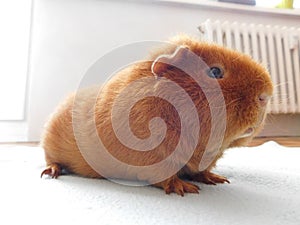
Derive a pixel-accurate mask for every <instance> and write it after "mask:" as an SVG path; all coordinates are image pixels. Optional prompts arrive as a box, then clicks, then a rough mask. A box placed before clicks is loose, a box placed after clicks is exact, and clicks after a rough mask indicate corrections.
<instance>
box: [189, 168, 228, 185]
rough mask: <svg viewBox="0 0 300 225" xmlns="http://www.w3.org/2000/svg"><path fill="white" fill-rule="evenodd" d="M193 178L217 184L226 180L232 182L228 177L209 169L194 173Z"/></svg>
mask: <svg viewBox="0 0 300 225" xmlns="http://www.w3.org/2000/svg"><path fill="white" fill-rule="evenodd" d="M192 180H194V181H198V182H202V183H205V184H210V185H216V184H218V183H225V182H226V183H228V184H230V181H229V180H228V179H227V178H226V177H223V176H220V175H218V174H214V173H211V172H208V171H204V172H200V173H198V174H196V175H194V176H193V177H192Z"/></svg>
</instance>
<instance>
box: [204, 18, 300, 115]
mask: <svg viewBox="0 0 300 225" xmlns="http://www.w3.org/2000/svg"><path fill="white" fill-rule="evenodd" d="M199 30H200V32H201V37H202V39H203V40H206V41H209V42H216V43H218V44H220V45H223V46H227V47H229V48H233V49H236V50H238V51H241V52H244V53H246V54H249V55H250V56H252V57H253V58H254V59H255V60H257V61H259V62H261V63H262V64H263V65H264V66H266V67H267V68H268V70H269V72H270V74H271V77H272V80H273V82H274V85H275V93H274V96H273V98H272V101H271V104H270V105H269V112H271V113H300V63H299V61H300V28H294V27H280V26H268V25H267V26H265V25H261V24H258V25H257V24H244V23H242V24H241V23H237V22H234V23H229V22H227V21H225V22H220V21H214V22H212V21H210V20H207V21H206V22H204V23H203V24H201V25H200V26H199Z"/></svg>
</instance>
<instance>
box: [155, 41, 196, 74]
mask: <svg viewBox="0 0 300 225" xmlns="http://www.w3.org/2000/svg"><path fill="white" fill-rule="evenodd" d="M189 52H190V50H189V48H188V47H187V46H184V45H181V46H178V47H177V48H176V49H175V51H174V53H173V54H171V55H167V54H166V55H160V56H158V57H157V58H156V59H155V60H154V61H153V63H152V66H151V71H152V73H153V74H154V76H156V77H161V76H162V74H163V73H165V72H166V71H168V70H169V69H171V68H172V67H178V65H180V64H181V63H180V62H181V61H184V60H185V59H186V58H188V54H189Z"/></svg>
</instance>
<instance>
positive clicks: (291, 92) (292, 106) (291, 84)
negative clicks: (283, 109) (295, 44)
mask: <svg viewBox="0 0 300 225" xmlns="http://www.w3.org/2000/svg"><path fill="white" fill-rule="evenodd" d="M291 31H292V30H291V29H289V30H287V29H283V35H284V38H283V43H284V44H283V47H284V56H285V61H286V64H285V68H286V72H285V80H286V81H287V89H288V98H287V101H288V103H289V104H288V105H289V109H288V111H289V112H291V113H295V111H296V105H295V95H294V93H295V90H294V79H288V77H287V76H286V75H287V74H293V66H292V56H291V51H290V43H289V42H290V32H291ZM291 78H293V77H291Z"/></svg>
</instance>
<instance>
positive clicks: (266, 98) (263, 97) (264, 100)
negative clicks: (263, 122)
mask: <svg viewBox="0 0 300 225" xmlns="http://www.w3.org/2000/svg"><path fill="white" fill-rule="evenodd" d="M270 98H271V96H270V95H268V94H266V93H262V94H261V95H260V96H259V97H258V101H259V104H260V105H261V106H262V107H264V106H266V105H267V104H268V101H269V99H270Z"/></svg>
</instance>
